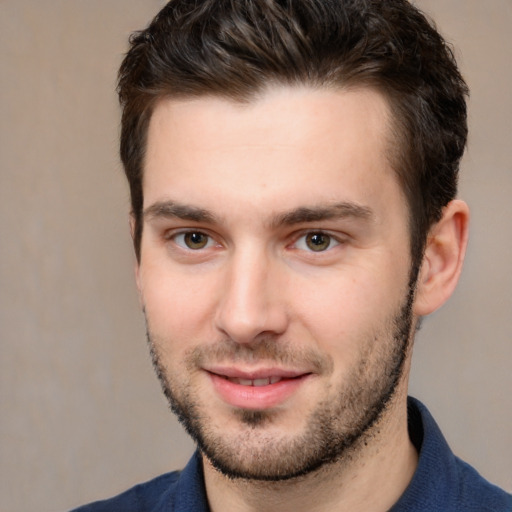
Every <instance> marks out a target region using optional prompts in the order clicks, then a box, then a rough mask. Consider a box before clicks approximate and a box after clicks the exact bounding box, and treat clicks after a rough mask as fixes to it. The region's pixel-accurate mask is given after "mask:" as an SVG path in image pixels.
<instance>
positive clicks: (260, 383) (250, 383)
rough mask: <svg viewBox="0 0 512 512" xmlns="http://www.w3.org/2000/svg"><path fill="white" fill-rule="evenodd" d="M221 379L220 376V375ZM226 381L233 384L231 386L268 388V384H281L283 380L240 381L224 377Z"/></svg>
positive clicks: (276, 378)
mask: <svg viewBox="0 0 512 512" xmlns="http://www.w3.org/2000/svg"><path fill="white" fill-rule="evenodd" d="M221 377H222V375H221ZM224 378H225V379H226V380H229V382H233V384H239V385H240V386H254V387H261V386H269V385H270V384H277V383H278V382H281V381H282V380H283V377H277V376H272V377H267V378H265V379H240V378H235V377H224Z"/></svg>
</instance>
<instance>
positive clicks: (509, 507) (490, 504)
mask: <svg viewBox="0 0 512 512" xmlns="http://www.w3.org/2000/svg"><path fill="white" fill-rule="evenodd" d="M455 459H456V465H457V471H458V474H459V479H458V480H459V489H458V496H459V502H460V505H461V509H462V510H469V511H471V510H475V511H477V510H478V511H479V512H502V511H503V512H511V511H512V495H511V494H508V493H507V492H505V491H504V490H503V489H500V488H499V487H497V486H495V485H494V484H492V483H490V482H488V481H487V480H486V479H485V478H483V477H482V476H481V475H480V474H479V473H478V472H477V471H476V470H475V469H474V468H473V467H472V466H470V465H469V464H467V463H466V462H464V461H462V460H460V459H459V458H458V457H455Z"/></svg>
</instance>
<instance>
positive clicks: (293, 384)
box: [209, 373, 309, 410]
mask: <svg viewBox="0 0 512 512" xmlns="http://www.w3.org/2000/svg"><path fill="white" fill-rule="evenodd" d="M209 376H210V379H211V381H212V383H213V386H214V388H215V390H216V391H217V393H218V394H219V395H220V397H221V398H222V400H223V401H224V402H226V403H227V404H228V405H231V406H233V407H238V408H241V409H252V410H264V409H271V408H273V407H277V406H279V405H281V404H282V403H283V402H285V401H286V400H287V399H288V398H290V397H291V396H292V395H293V394H294V393H295V392H296V391H297V389H298V388H299V387H300V386H301V385H302V384H303V383H304V382H305V381H306V379H307V378H308V377H309V374H306V375H303V376H301V377H296V378H294V379H283V380H280V381H279V382H276V383H275V384H268V385H267V386H242V385H241V384H237V383H235V382H232V381H230V380H228V379H226V378H224V377H221V376H219V375H216V374H214V373H210V374H209Z"/></svg>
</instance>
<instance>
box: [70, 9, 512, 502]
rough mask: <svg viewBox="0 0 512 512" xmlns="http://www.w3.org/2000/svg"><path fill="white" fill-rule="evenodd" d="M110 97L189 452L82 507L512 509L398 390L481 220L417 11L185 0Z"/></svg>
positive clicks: (460, 137)
mask: <svg viewBox="0 0 512 512" xmlns="http://www.w3.org/2000/svg"><path fill="white" fill-rule="evenodd" d="M119 94H120V100H121V104H122V107H123V118H122V134H121V157H122V160H123V164H124V167H125V171H126V175H127V177H128V181H129V184H130V191H131V201H132V213H131V228H132V236H133V241H134V247H135V252H136V256H137V267H136V280H137V286H138V289H139V293H140V300H141V305H142V307H143V310H144V314H145V318H146V322H147V330H148V340H149V345H150V348H151V353H152V357H153V362H154V365H155V369H156V372H157V375H158V377H159V379H160V381H161V383H162V387H163V390H164V393H165V394H166V396H167V398H168V399H169V402H170V404H171V407H172V409H173V411H174V412H175V413H176V414H177V415H178V417H179V419H180V421H181V422H182V423H183V425H184V426H185V428H186V429H187V431H188V432H189V434H190V435H191V436H192V437H193V439H194V440H195V441H196V443H197V446H198V451H197V453H196V454H195V455H194V456H193V458H192V459H191V461H190V462H189V464H188V465H187V467H186V468H185V469H184V470H183V471H182V472H179V473H178V472H176V473H170V474H167V475H163V476H162V477H159V478H157V479H156V480H153V481H151V482H148V483H146V484H142V485H140V486H137V487H135V488H133V489H131V490H129V491H127V492H125V493H123V494H122V495H120V496H118V497H116V498H113V499H111V500H107V501H104V502H98V503H96V504H92V505H89V506H86V507H84V508H83V509H80V510H84V511H104V510H120V511H121V510H122V511H132V510H133V511H135V510H137V511H138V510H145V511H146V510H148V511H164V510H176V511H178V510H179V511H191V510H194V511H195V510H198V511H200V510H212V511H214V512H217V511H223V512H224V511H266V510H272V511H281V510H283V511H285V510H286V511H288V510H290V511H294V512H297V511H301V510H307V511H315V510H319V511H330V510H336V511H340V510H350V511H375V512H378V511H387V510H392V511H394V512H396V511H415V510H422V511H462V510H479V511H480V510H488V511H491V510H492V511H505V510H512V496H510V495H508V494H506V493H505V492H504V491H502V490H500V489H498V488H497V487H495V486H493V485H491V484H489V483H488V482H486V481H485V480H483V479H482V478H481V477H480V476H479V475H478V474H477V473H476V471H475V470H473V469H472V468H470V467H469V466H468V465H466V464H465V463H463V462H462V461H460V460H459V459H457V458H456V457H455V456H454V455H453V454H452V453H451V451H450V449H449V448H448V446H447V445H446V443H445V441H444V439H443V437H442V435H441V433H440V432H439V430H438V428H437V426H436V424H435V422H434V420H433V419H432V417H431V416H430V415H429V413H428V411H427V410H426V408H425V407H424V406H423V405H422V404H420V403H419V402H417V401H415V400H414V399H408V397H407V382H408V375H409V368H410V359H411V355H412V343H413V338H414V333H415V331H416V329H417V328H418V327H419V324H420V320H421V318H422V317H423V316H425V315H428V314H429V313H431V312H433V311H434V310H435V309H437V308H438V307H440V306H441V305H442V304H443V303H444V302H445V301H446V300H447V299H448V297H449V296H450V295H451V293H452V291H453V289H454V288H455V286H456V283H457V280H458V277H459V274H460V271H461V267H462V262H463V259H464V253H465V249H466V243H467V236H468V235H467V233H468V208H467V206H466V204H465V203H463V202H462V201H460V200H457V199H455V195H456V184H457V174H458V166H459V162H460V158H461V156H462V154H463V151H464V147H465V141H466V135H467V127H466V105H465V95H466V94H467V88H466V85H465V83H464V81H463V79H462V78H461V76H460V74H459V72H458V70H457V67H456V64H455V62H454V59H453V56H452V54H451V52H450V51H449V49H448V48H447V47H446V45H445V42H444V41H443V39H442V38H441V36H440V35H439V34H438V33H437V32H436V31H435V29H434V28H433V27H432V26H431V25H430V24H429V23H428V22H427V20H426V19H425V17H424V16H423V15H422V14H421V13H420V12H418V11H417V10H416V9H415V8H414V7H413V6H412V5H411V4H409V3H408V2H406V1H405V0H386V1H385V2H383V1H380V0H379V1H377V0H373V1H372V0H280V1H278V0H261V1H259V0H258V1H256V0H237V1H232V0H231V1H228V0H202V1H201V2H197V1H195V0H194V1H192V0H173V1H171V2H170V3H169V4H168V5H167V6H166V7H164V8H163V9H162V11H161V12H160V13H159V14H158V16H157V17H156V18H155V19H154V20H153V22H152V23H151V25H150V26H149V27H148V28H147V29H146V30H144V31H142V32H139V33H137V34H135V35H134V36H133V37H132V39H131V48H130V50H129V52H128V54H127V56H126V58H125V60H124V62H123V64H122V67H121V70H120V79H119Z"/></svg>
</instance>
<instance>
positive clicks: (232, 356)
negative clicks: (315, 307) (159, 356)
mask: <svg viewBox="0 0 512 512" xmlns="http://www.w3.org/2000/svg"><path fill="white" fill-rule="evenodd" d="M185 362H186V363H185V364H186V365H187V367H188V368H189V369H193V368H198V367H202V366H204V365H206V364H211V363H212V362H213V363H223V364H226V363H228V364H231V363H243V364H247V365H250V364H254V363H261V362H265V363H270V364H271V365H273V366H274V365H277V366H284V367H286V368H303V367H306V368H308V369H311V371H314V372H315V373H324V374H325V373H331V372H332V371H333V368H334V362H333V360H332V357H330V356H328V355H326V354H322V353H320V352H319V351H316V350H314V349H311V348H301V347H297V346H295V345H293V344H289V343H284V342H282V341H281V340H276V339H274V338H272V337H271V336H265V337H262V338H260V339H258V340H256V341H253V342H252V343H248V344H245V343H238V342H236V341H233V340H231V339H224V340H221V341H218V342H216V343H215V344H211V345H201V346H196V347H194V348H192V349H191V350H190V351H188V352H187V354H186V357H185Z"/></svg>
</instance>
